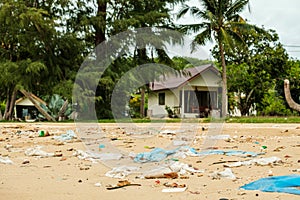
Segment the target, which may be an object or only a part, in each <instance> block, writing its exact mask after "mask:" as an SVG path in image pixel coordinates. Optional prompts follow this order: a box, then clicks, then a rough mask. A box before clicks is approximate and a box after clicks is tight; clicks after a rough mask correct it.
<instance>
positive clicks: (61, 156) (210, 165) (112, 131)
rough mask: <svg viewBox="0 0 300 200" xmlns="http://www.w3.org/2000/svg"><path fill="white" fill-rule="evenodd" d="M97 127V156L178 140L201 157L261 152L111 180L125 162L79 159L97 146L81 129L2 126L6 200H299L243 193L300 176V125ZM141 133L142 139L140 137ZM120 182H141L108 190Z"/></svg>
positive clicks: (0, 182)
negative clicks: (167, 174) (266, 181)
mask: <svg viewBox="0 0 300 200" xmlns="http://www.w3.org/2000/svg"><path fill="white" fill-rule="evenodd" d="M98 125H99V127H100V129H101V130H102V133H101V134H99V135H98V136H96V137H94V141H95V145H96V146H99V150H94V151H99V152H101V148H103V149H102V150H103V151H104V150H105V148H108V147H109V148H115V149H120V150H121V151H122V152H123V153H124V154H127V155H131V157H130V156H129V158H133V157H134V156H133V155H137V154H138V153H142V152H151V151H152V150H153V148H155V147H160V148H167V147H170V145H169V144H173V146H174V145H175V143H176V142H177V145H178V143H181V142H182V144H185V145H188V146H190V147H193V148H194V149H195V150H196V151H198V152H200V151H205V150H212V151H215V150H220V151H221V150H222V151H224V152H226V151H231V150H235V151H245V152H255V153H257V154H259V155H257V156H256V157H251V155H249V154H246V155H244V156H236V155H226V154H212V155H206V156H186V157H181V156H178V157H176V156H175V157H172V156H170V157H167V158H166V159H165V160H164V161H163V162H164V163H166V162H167V161H168V162H172V163H184V164H186V165H187V166H188V167H189V169H191V168H192V169H194V170H195V172H191V171H189V170H185V171H181V172H180V173H177V175H178V177H177V178H174V179H168V178H158V177H156V178H155V177H152V179H149V178H145V177H144V178H143V177H141V174H143V173H146V172H145V171H144V172H143V173H132V174H129V175H127V176H124V177H122V178H112V177H108V176H107V174H106V173H107V172H109V171H111V170H112V167H114V165H116V163H117V162H119V161H117V162H104V163H103V162H102V161H99V160H97V159H95V158H94V159H92V158H90V157H87V156H86V154H80V153H82V152H87V151H88V150H91V149H95V148H94V147H95V145H91V142H90V141H88V140H86V139H85V137H86V136H87V135H88V134H87V135H86V134H84V135H82V133H81V129H80V128H78V124H74V123H1V124H0V199H5V200H15V199H22V200H27V199H28V200H29V199H32V200H37V199H39V200H40V199H43V200H47V199H49V200H50V199H56V200H59V199H72V200H76V199H105V200H106V199H122V200H132V199H144V200H147V199H151V200H155V199H157V200H166V199H172V200H179V199H182V200H186V199H188V200H199V199H210V200H211V199H217V200H219V199H223V200H224V199H237V200H239V199H249V200H250V199H251V200H252V199H288V200H290V199H299V196H298V195H293V194H286V193H270V192H261V191H250V190H242V189H240V187H241V186H243V185H244V184H247V183H249V182H252V181H255V180H258V179H260V178H264V177H270V176H281V175H290V174H299V173H300V151H299V150H300V140H299V139H300V129H299V128H300V127H299V126H300V125H298V124H265V123H263V124H232V123H226V124H218V125H215V126H214V125H212V124H189V123H186V124H181V123H176V124H175V123H167V124H158V123H155V124H150V125H149V124H138V125H136V124H135V125H130V124H129V125H128V124H127V125H126V124H98ZM87 127H89V125H87ZM91 129H93V127H92V125H91ZM70 130H72V131H73V132H74V133H75V134H76V136H77V137H75V138H71V139H70V140H59V139H58V138H59V137H58V136H62V135H64V134H66V133H68V131H69V133H70ZM41 131H44V136H42V135H41V134H42V133H41ZM91 132H92V131H91ZM136 133H139V134H140V133H143V134H142V136H141V135H137V134H136ZM48 134H49V135H48ZM190 136H191V137H190ZM97 137H99V138H100V141H104V139H107V143H104V144H103V145H102V146H101V144H100V145H99V143H97V141H98V140H97ZM209 138H210V140H209ZM105 141H106V140H105ZM92 146H93V147H92ZM171 146H172V145H171ZM175 146H176V145H175ZM38 147H39V148H40V149H38ZM38 150H40V151H38ZM111 152H114V149H111ZM34 153H35V154H34ZM38 153H44V154H38ZM80 155H81V156H80ZM84 155H85V156H84ZM270 157H273V158H274V157H276V158H278V160H277V161H276V162H272V163H268V164H266V165H264V164H259V163H253V164H251V165H245V166H236V167H229V165H230V164H233V163H235V162H236V161H246V160H251V159H259V158H270ZM1 159H2V161H1ZM121 159H122V158H121ZM166 160H167V161H166ZM120 162H121V161H120ZM133 163H134V165H135V166H137V167H140V166H141V167H142V168H143V167H144V166H147V165H148V163H144V164H138V163H135V162H134V161H133V160H132V163H130V160H129V161H127V164H128V165H130V164H133ZM122 164H124V163H122ZM161 164H162V162H160V163H151V166H152V167H154V168H155V167H156V168H159V167H160V166H161ZM149 166H150V164H149ZM225 169H230V170H231V172H232V174H231V175H233V176H234V177H232V176H231V177H226V175H224V173H220V172H224V170H225ZM148 172H149V171H148ZM120 180H127V181H129V182H130V183H133V184H139V185H132V186H126V187H121V188H117V189H112V190H108V189H107V188H109V187H113V186H115V185H117V184H118V182H119V181H120ZM176 186H177V187H178V188H181V187H184V188H185V189H184V191H182V192H163V190H164V189H170V190H172V189H174V187H176Z"/></svg>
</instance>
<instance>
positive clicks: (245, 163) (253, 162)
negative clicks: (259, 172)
mask: <svg viewBox="0 0 300 200" xmlns="http://www.w3.org/2000/svg"><path fill="white" fill-rule="evenodd" d="M281 162H282V160H281V159H280V158H278V157H275V156H273V157H268V158H258V159H252V160H247V161H238V162H233V163H231V164H225V165H224V167H240V166H248V165H260V166H265V165H270V164H279V163H281Z"/></svg>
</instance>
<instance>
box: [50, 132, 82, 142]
mask: <svg viewBox="0 0 300 200" xmlns="http://www.w3.org/2000/svg"><path fill="white" fill-rule="evenodd" d="M76 138H77V135H76V134H75V132H74V131H73V130H67V132H66V133H65V134H62V135H59V136H54V137H53V139H55V140H58V141H60V142H65V141H69V140H73V139H76Z"/></svg>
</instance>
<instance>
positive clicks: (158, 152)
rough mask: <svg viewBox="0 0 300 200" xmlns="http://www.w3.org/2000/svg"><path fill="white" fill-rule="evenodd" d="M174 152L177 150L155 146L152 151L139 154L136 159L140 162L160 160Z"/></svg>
mask: <svg viewBox="0 0 300 200" xmlns="http://www.w3.org/2000/svg"><path fill="white" fill-rule="evenodd" d="M174 153H176V150H164V149H161V148H155V149H153V150H152V151H150V152H145V153H139V154H137V155H136V157H135V158H134V161H135V162H140V163H145V162H159V161H162V160H164V159H165V158H166V157H168V156H169V155H171V154H174Z"/></svg>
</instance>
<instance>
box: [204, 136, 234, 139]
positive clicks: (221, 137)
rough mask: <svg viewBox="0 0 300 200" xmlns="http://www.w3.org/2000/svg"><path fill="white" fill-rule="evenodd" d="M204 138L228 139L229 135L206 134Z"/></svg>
mask: <svg viewBox="0 0 300 200" xmlns="http://www.w3.org/2000/svg"><path fill="white" fill-rule="evenodd" d="M206 138H207V139H210V140H228V139H230V135H210V136H206Z"/></svg>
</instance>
